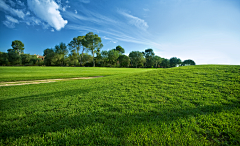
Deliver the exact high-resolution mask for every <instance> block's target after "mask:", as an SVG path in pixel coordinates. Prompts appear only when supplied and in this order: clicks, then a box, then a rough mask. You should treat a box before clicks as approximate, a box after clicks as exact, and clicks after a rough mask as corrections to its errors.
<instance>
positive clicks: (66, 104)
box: [0, 65, 240, 146]
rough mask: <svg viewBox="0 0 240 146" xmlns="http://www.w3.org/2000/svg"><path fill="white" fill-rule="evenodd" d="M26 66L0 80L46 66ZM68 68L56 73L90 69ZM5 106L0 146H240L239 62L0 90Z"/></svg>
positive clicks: (124, 72) (0, 120) (118, 73)
mask: <svg viewBox="0 0 240 146" xmlns="http://www.w3.org/2000/svg"><path fill="white" fill-rule="evenodd" d="M28 68H31V67H28ZM66 68H67V67H66ZM14 69H16V72H15V73H14ZM25 69H26V68H24V67H16V68H14V67H11V68H9V70H10V71H8V68H7V69H6V68H1V71H2V70H5V71H4V72H1V81H9V80H19V79H24V80H26V79H29V80H31V79H37V78H38V77H37V75H35V74H34V72H41V71H39V70H42V68H40V67H34V71H33V70H32V72H31V69H29V70H30V71H29V73H27V74H28V75H29V76H30V77H29V78H27V77H26V76H24V74H26V71H25ZM58 69H59V68H58ZM58 69H57V68H54V67H48V70H49V71H50V70H55V71H56V72H58ZM69 69H70V70H71V71H69V72H68V70H65V71H66V75H64V73H62V74H60V73H59V74H58V73H57V74H58V75H56V78H58V77H60V76H61V77H68V76H71V77H73V76H75V75H76V76H78V75H79V76H82V75H83V74H81V69H83V70H84V69H85V68H73V69H72V68H69ZM86 69H90V70H92V72H93V73H92V72H89V74H91V73H92V74H94V75H93V76H98V75H103V74H104V76H106V75H107V74H108V73H109V74H111V71H112V70H117V69H110V68H107V69H102V68H94V69H92V68H86ZM63 70H64V69H63ZM74 70H75V71H76V72H74ZM93 70H94V71H93ZM102 70H106V71H104V72H103V71H102ZM17 71H18V72H17ZM60 71H62V68H61V69H60ZM60 71H59V72H60ZM121 71H122V72H121ZM9 72H11V74H12V76H13V79H10V78H11V76H10V75H8V73H9ZM22 72H24V73H22ZM62 72H63V71H62ZM71 72H72V73H71ZM79 72H80V73H79ZM98 72H99V74H97V73H98ZM48 73H49V74H50V75H48ZM101 73H102V74H101ZM105 73H106V74H105ZM17 74H19V76H18V75H17ZM21 74H22V76H21ZM31 74H34V75H32V76H31ZM45 74H46V75H44V76H41V77H39V78H41V79H42V78H44V77H46V78H52V77H54V78H55V76H54V73H52V71H51V72H45ZM89 74H88V73H87V71H86V72H85V75H86V76H91V75H92V74H91V75H89ZM2 75H3V76H4V77H2ZM51 75H52V76H51ZM0 105H1V106H0V109H1V110H0V111H1V113H0V127H1V129H0V130H1V131H0V138H1V139H0V145H174V146H175V145H240V66H227V65H219V66H217V65H201V66H188V67H179V68H170V69H154V70H146V69H137V70H132V69H125V70H124V69H119V70H118V71H116V73H112V74H111V76H106V77H103V78H95V79H89V80H71V81H60V82H55V83H48V84H37V85H23V86H10V87H0Z"/></svg>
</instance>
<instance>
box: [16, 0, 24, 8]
mask: <svg viewBox="0 0 240 146" xmlns="http://www.w3.org/2000/svg"><path fill="white" fill-rule="evenodd" d="M16 2H17V4H18V5H19V6H22V7H24V3H23V2H21V1H20V0H16Z"/></svg>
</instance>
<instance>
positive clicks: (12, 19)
mask: <svg viewBox="0 0 240 146" xmlns="http://www.w3.org/2000/svg"><path fill="white" fill-rule="evenodd" d="M6 18H7V20H8V21H10V22H13V23H19V22H18V20H17V19H15V18H13V17H11V16H8V15H6Z"/></svg>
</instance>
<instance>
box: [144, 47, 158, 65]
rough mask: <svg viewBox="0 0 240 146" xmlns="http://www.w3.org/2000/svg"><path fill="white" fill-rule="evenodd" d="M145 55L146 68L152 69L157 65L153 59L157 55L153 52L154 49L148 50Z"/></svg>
mask: <svg viewBox="0 0 240 146" xmlns="http://www.w3.org/2000/svg"><path fill="white" fill-rule="evenodd" d="M144 55H145V58H146V67H152V66H153V65H154V64H155V62H154V59H153V58H154V55H155V53H154V52H153V49H146V50H145V52H144Z"/></svg>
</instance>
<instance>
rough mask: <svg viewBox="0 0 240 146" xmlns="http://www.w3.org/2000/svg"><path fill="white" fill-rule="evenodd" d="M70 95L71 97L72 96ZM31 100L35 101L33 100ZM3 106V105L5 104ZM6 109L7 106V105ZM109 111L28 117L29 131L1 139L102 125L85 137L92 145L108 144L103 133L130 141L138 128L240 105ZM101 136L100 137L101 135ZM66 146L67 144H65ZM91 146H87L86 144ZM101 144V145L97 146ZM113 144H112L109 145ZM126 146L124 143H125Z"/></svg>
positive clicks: (3, 134) (24, 129) (6, 134)
mask: <svg viewBox="0 0 240 146" xmlns="http://www.w3.org/2000/svg"><path fill="white" fill-rule="evenodd" d="M90 91H91V89H89V90H84V91H83V90H82V91H78V90H72V91H71V92H69V91H68V92H67V93H68V96H71V95H75V94H76V93H83V92H90ZM69 93H70V94H69ZM63 94H65V92H57V93H54V95H55V97H57V96H61V95H63ZM47 96H48V94H41V95H36V96H35V97H33V96H25V97H20V98H17V99H8V100H4V101H1V102H2V103H3V102H5V104H6V105H7V103H8V102H16V103H17V102H18V101H16V100H20V101H22V102H26V103H25V104H22V105H23V106H26V105H27V104H29V103H30V102H32V100H34V101H36V100H37V101H38V100H39V101H41V100H42V99H43V97H44V100H45V101H46V100H48V98H46V97H47ZM29 98H31V99H29ZM2 103H1V104H2ZM3 105H4V104H3ZM6 105H5V106H3V107H2V106H1V109H4V108H6ZM105 108H107V109H108V112H101V111H94V112H89V113H81V112H79V114H77V115H73V116H71V115H65V116H64V115H62V116H61V113H59V114H57V113H56V114H55V115H52V114H49V113H46V114H38V115H33V114H30V115H28V117H25V119H24V120H21V121H20V123H18V126H21V125H24V124H25V123H27V125H28V126H29V127H21V128H19V129H18V130H16V129H14V128H11V129H4V130H3V131H2V132H1V134H0V136H1V138H2V139H3V140H6V139H7V138H10V137H11V138H20V137H22V136H26V135H31V134H37V135H39V136H43V135H44V134H46V133H48V132H50V133H51V132H62V131H64V130H65V129H81V130H80V131H84V130H85V129H86V128H89V127H94V126H97V125H101V126H100V128H99V129H98V130H97V129H95V130H92V131H90V132H88V133H81V134H83V135H84V137H85V138H86V137H87V138H88V140H89V141H98V143H99V142H100V143H101V141H102V144H103V143H104V144H106V140H105V139H104V138H103V137H104V136H101V133H103V132H105V133H111V137H118V138H124V137H126V134H127V131H130V130H131V129H132V128H133V127H134V126H137V125H142V124H143V125H145V124H148V125H158V124H160V123H166V124H167V123H170V122H172V121H174V120H177V119H179V118H188V117H191V116H198V115H208V114H212V113H218V112H222V111H225V110H232V109H234V108H239V102H235V103H234V102H232V104H225V105H213V106H203V107H196V108H185V109H178V110H171V109H167V108H166V109H165V110H163V111H160V112H156V111H148V112H139V113H133V114H128V113H121V112H119V111H121V109H116V108H113V107H111V105H109V106H106V107H105ZM90 129H91V128H90ZM99 132H100V133H99ZM62 142H63V143H65V142H66V141H62ZM86 143H87V142H86ZM95 144H97V143H95ZM108 144H111V143H108ZM121 144H123V143H121Z"/></svg>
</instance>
